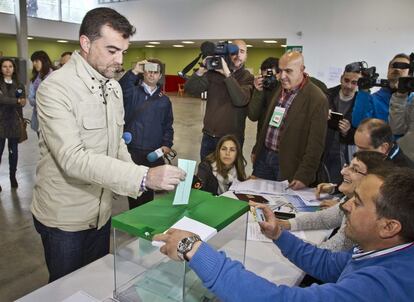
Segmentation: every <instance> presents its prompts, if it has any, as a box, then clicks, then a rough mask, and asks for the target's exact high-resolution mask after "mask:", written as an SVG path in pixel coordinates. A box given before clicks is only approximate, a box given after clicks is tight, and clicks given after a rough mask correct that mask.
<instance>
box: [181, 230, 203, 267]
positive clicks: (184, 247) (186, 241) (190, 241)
mask: <svg viewBox="0 0 414 302" xmlns="http://www.w3.org/2000/svg"><path fill="white" fill-rule="evenodd" d="M197 241H201V238H200V236H198V235H194V236H190V237H186V238H183V239H181V240H180V242H178V245H177V256H178V258H180V259H181V260H182V261H184V260H185V261H189V259H188V258H187V256H186V255H187V253H188V252H189V251H191V249H192V248H193V246H194V243H196V242H197Z"/></svg>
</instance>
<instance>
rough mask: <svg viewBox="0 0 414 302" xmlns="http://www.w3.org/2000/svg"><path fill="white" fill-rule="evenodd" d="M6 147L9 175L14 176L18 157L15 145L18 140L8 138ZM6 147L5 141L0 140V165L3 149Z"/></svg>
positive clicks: (3, 139)
mask: <svg viewBox="0 0 414 302" xmlns="http://www.w3.org/2000/svg"><path fill="white" fill-rule="evenodd" d="M7 141H8V142H7V147H8V149H9V170H10V175H15V174H16V169H17V159H18V157H19V153H18V148H17V145H18V143H19V138H8V139H7ZM5 145H6V139H5V138H0V163H1V157H2V155H3V151H4V147H5Z"/></svg>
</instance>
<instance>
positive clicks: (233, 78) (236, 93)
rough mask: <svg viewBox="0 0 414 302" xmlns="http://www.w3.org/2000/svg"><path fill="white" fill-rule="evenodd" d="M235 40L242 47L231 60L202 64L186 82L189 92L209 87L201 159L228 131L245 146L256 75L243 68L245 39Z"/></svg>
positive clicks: (204, 89)
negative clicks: (209, 67) (214, 66)
mask: <svg viewBox="0 0 414 302" xmlns="http://www.w3.org/2000/svg"><path fill="white" fill-rule="evenodd" d="M233 44H234V45H237V46H238V48H239V50H238V52H237V53H236V54H233V55H232V54H230V55H229V59H230V60H229V62H230V63H231V64H228V63H227V62H226V60H225V59H224V58H223V57H222V58H221V63H222V68H220V69H215V70H207V69H206V68H205V67H200V68H199V69H198V70H197V71H196V72H195V73H194V74H193V75H192V76H191V77H190V78H189V80H188V81H187V83H186V84H185V86H184V89H185V91H186V92H187V93H189V94H191V95H195V96H200V94H201V93H202V92H204V91H207V104H206V113H205V115H204V126H203V138H202V141H201V149H200V157H201V160H203V159H204V158H205V157H206V156H207V155H208V154H210V153H211V152H213V151H214V150H215V148H216V144H217V142H218V141H219V140H220V138H221V137H223V136H224V135H227V134H234V135H236V137H237V139H238V140H239V142H240V145H241V146H242V147H243V143H244V128H245V123H246V115H247V105H248V103H249V100H250V95H251V91H252V89H253V80H254V77H253V75H251V74H250V72H249V71H248V70H246V69H245V68H244V63H245V61H246V58H247V46H246V43H245V42H244V41H242V40H235V41H234V42H233ZM207 58H208V57H207ZM205 61H206V60H204V61H203V63H205ZM229 65H232V66H229Z"/></svg>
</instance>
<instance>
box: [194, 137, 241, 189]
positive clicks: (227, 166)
mask: <svg viewBox="0 0 414 302" xmlns="http://www.w3.org/2000/svg"><path fill="white" fill-rule="evenodd" d="M245 167H246V160H245V159H244V157H243V153H242V149H241V147H240V144H239V142H238V140H237V138H236V137H235V136H234V135H225V136H223V137H222V138H221V139H220V140H219V142H218V143H217V147H216V150H215V151H214V152H213V153H211V154H209V155H208V156H207V157H206V158H205V159H204V160H203V161H202V162H201V163H200V164H199V166H198V171H197V177H196V178H198V179H197V181H196V183H195V185H194V187H196V188H200V189H201V190H203V191H207V192H210V193H212V194H214V195H220V194H222V193H224V192H226V191H228V189H229V187H230V186H231V184H232V182H233V181H235V180H239V181H243V180H246V172H245Z"/></svg>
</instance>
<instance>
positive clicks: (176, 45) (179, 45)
mask: <svg viewBox="0 0 414 302" xmlns="http://www.w3.org/2000/svg"><path fill="white" fill-rule="evenodd" d="M173 47H184V45H181V44H174V45H173Z"/></svg>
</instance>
